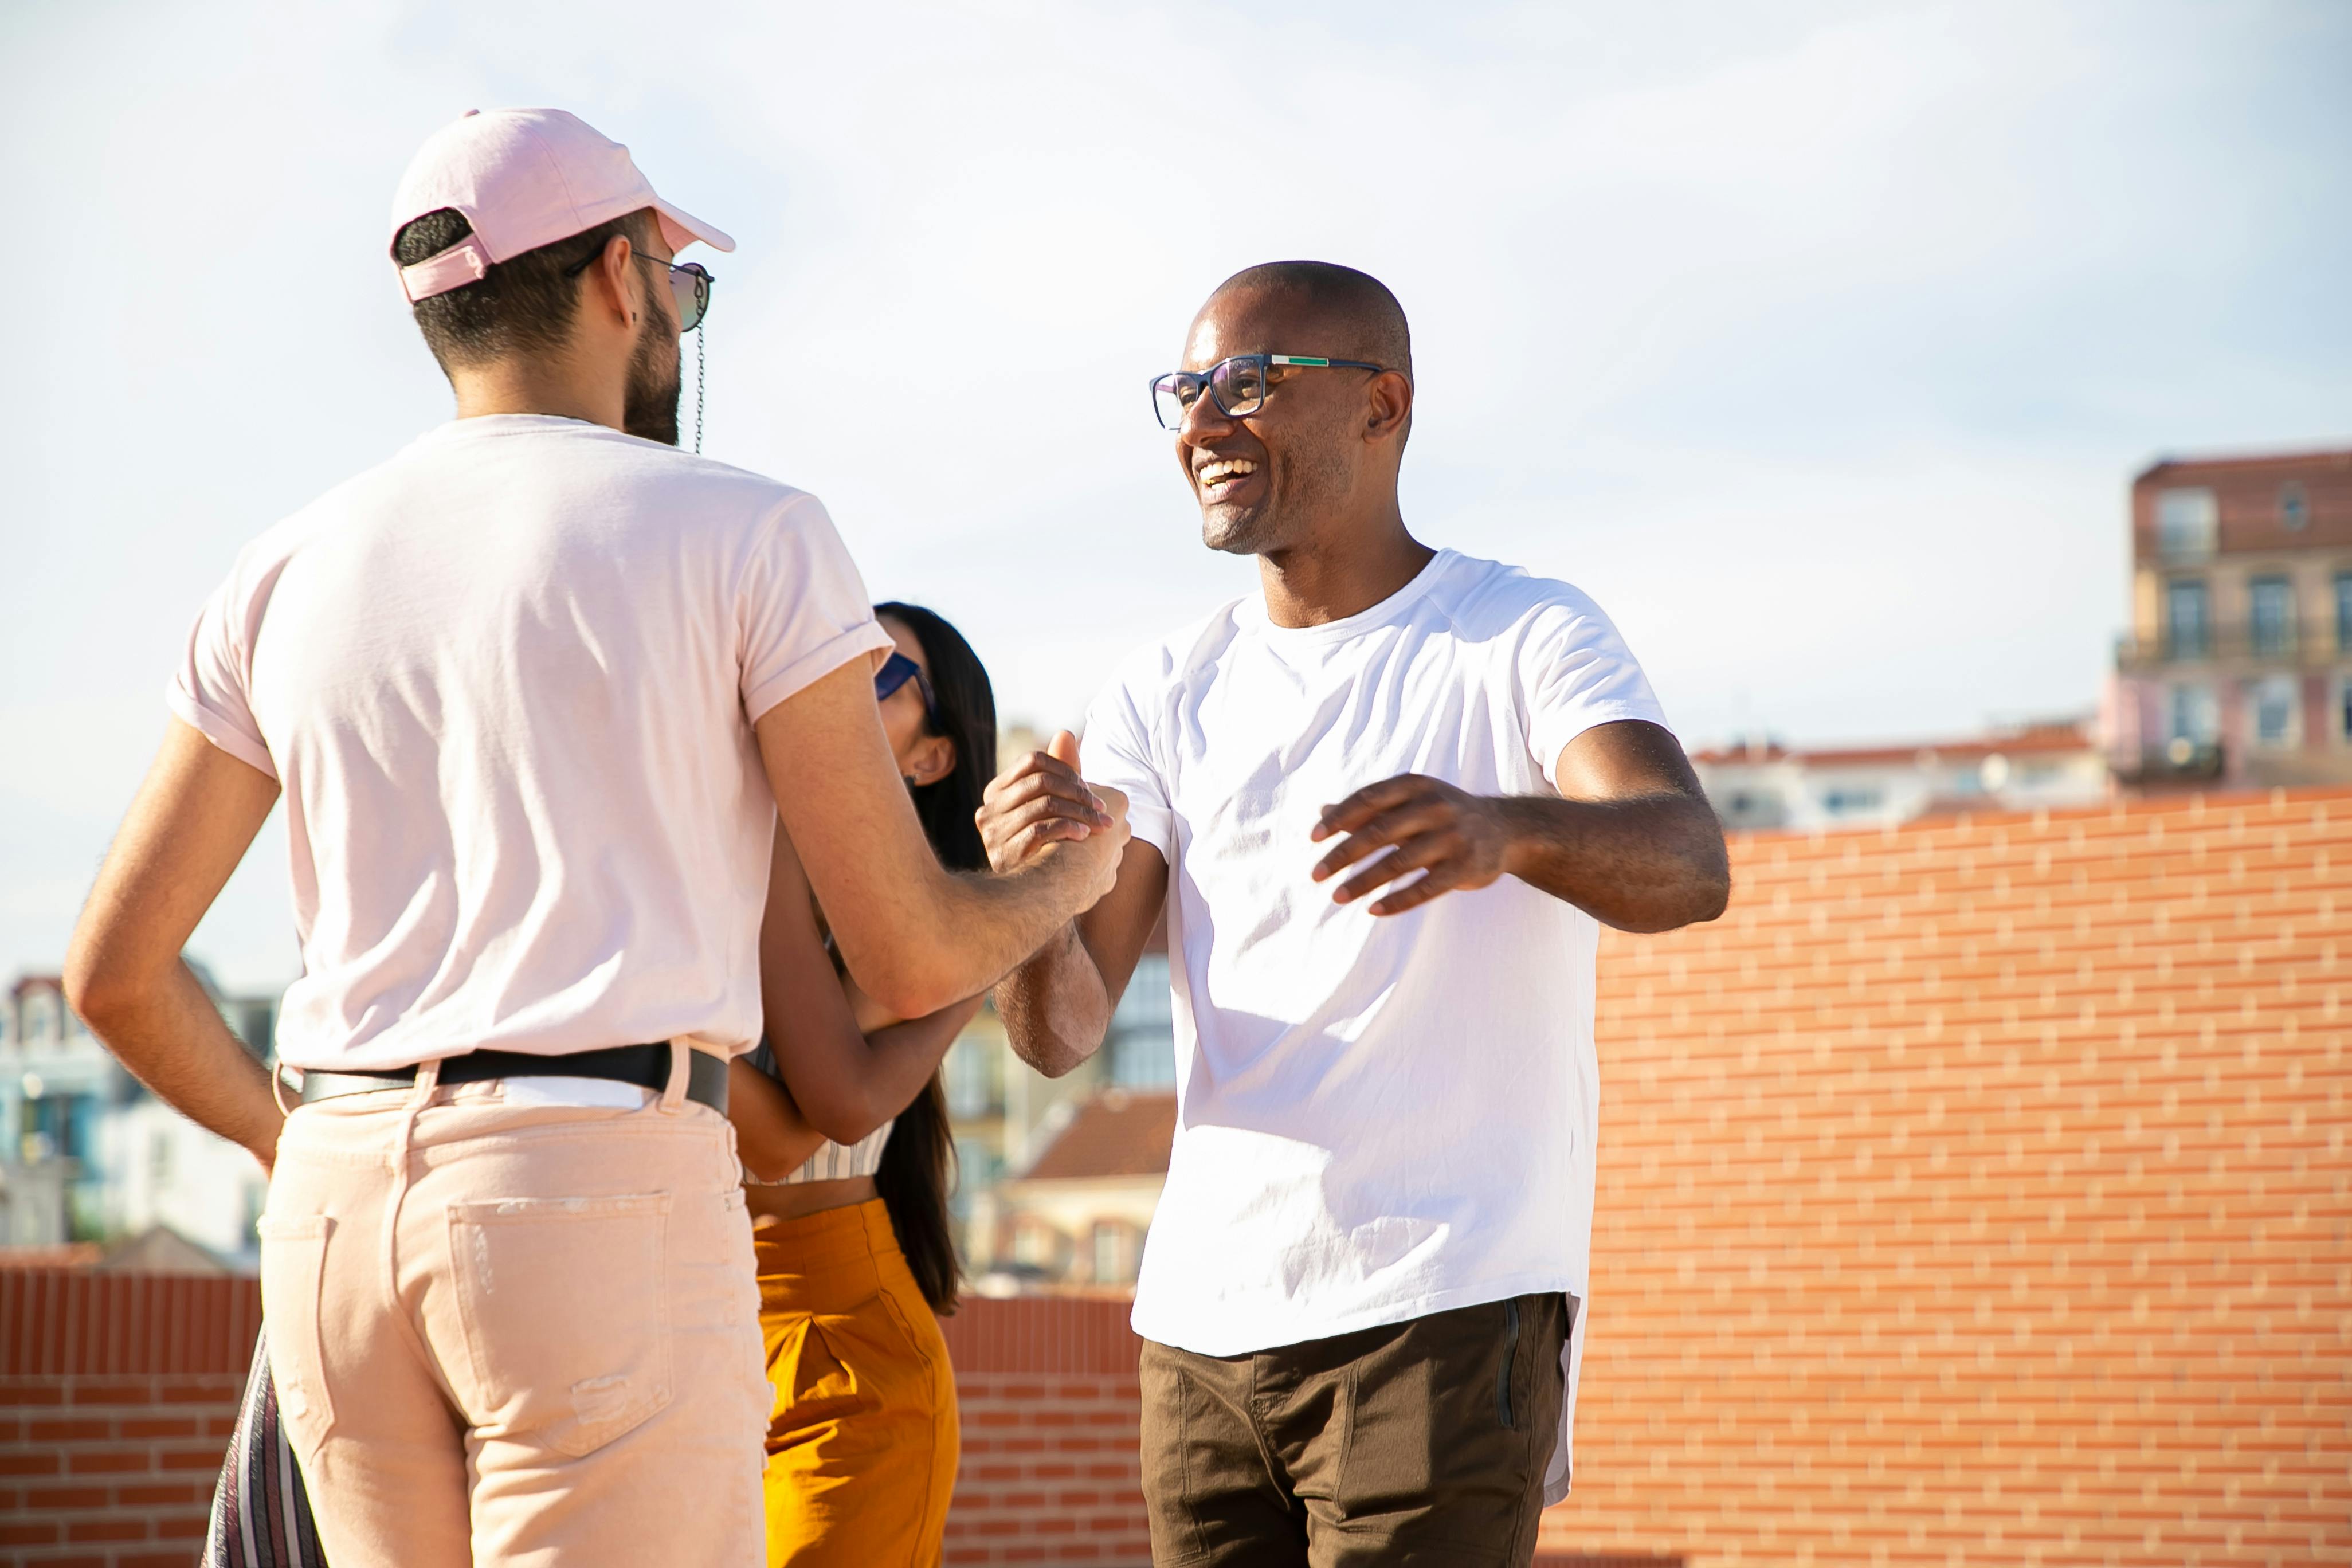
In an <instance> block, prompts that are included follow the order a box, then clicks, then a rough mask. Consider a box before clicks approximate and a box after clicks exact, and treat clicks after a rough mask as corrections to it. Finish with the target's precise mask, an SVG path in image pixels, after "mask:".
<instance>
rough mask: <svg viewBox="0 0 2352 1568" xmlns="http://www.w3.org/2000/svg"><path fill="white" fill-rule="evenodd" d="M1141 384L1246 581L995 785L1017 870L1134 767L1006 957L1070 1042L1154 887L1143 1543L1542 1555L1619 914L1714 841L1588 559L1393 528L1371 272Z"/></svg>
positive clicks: (1270, 304) (1408, 424)
mask: <svg viewBox="0 0 2352 1568" xmlns="http://www.w3.org/2000/svg"><path fill="white" fill-rule="evenodd" d="M1151 390H1152V398H1153V404H1154V406H1155V408H1156V409H1157V411H1158V413H1159V416H1160V423H1161V424H1162V426H1165V427H1167V428H1168V429H1169V430H1170V432H1171V434H1172V436H1173V437H1174V448H1175V456H1176V458H1177V462H1178V465H1179V467H1180V468H1181V470H1182V472H1183V474H1184V477H1185V480H1186V483H1187V484H1188V485H1189V486H1190V488H1191V489H1192V493H1193V495H1194V497H1195V499H1196V500H1198V501H1199V503H1200V507H1201V518H1202V541H1203V542H1205V543H1206V544H1207V545H1208V546H1209V547H1210V548H1211V549H1213V550H1220V551H1225V552H1232V553H1235V554H1246V555H1250V556H1254V557H1255V559H1256V561H1257V563H1258V573H1259V586H1260V592H1259V593H1258V594H1256V595H1251V596H1249V597H1247V598H1244V599H1241V600H1237V601H1235V602H1234V603H1232V604H1228V605H1223V606H1222V607H1220V608H1219V609H1217V610H1216V611H1214V612H1213V613H1212V614H1211V615H1210V616H1208V617H1207V618H1206V619H1204V620H1202V621H1200V622H1196V623H1194V624H1193V625H1191V626H1186V627H1184V628H1183V629H1181V631H1179V632H1177V633H1175V634H1174V635H1172V636H1171V637H1167V638H1164V639H1161V640H1160V641H1157V642H1154V643H1152V644H1150V646H1148V647H1145V648H1143V649H1142V650H1140V651H1139V653H1137V654H1136V655H1135V656H1134V657H1133V658H1130V659H1129V660H1128V661H1127V662H1126V663H1125V664H1124V665H1123V666H1122V667H1121V668H1119V670H1118V673H1117V674H1115V675H1114V676H1113V678H1112V679H1111V681H1110V683H1109V684H1108V687H1106V689H1104V691H1103V693H1102V695H1101V697H1100V698H1099V699H1098V700H1097V701H1096V703H1095V704H1094V706H1093V708H1092V709H1091V710H1089V712H1088V714H1087V730H1086V737H1085V742H1084V749H1083V760H1084V771H1085V779H1086V780H1091V781H1093V786H1092V788H1091V789H1090V788H1089V785H1088V784H1087V783H1086V782H1084V781H1082V780H1081V778H1080V775H1079V771H1078V766H1077V763H1078V762H1079V756H1080V753H1079V752H1078V751H1077V749H1076V747H1075V746H1074V745H1073V743H1072V742H1071V740H1070V738H1069V737H1067V736H1063V737H1057V739H1056V742H1055V746H1054V747H1053V748H1052V749H1050V750H1049V751H1048V752H1042V753H1034V754H1032V755H1030V756H1028V757H1026V758H1024V759H1022V760H1021V761H1019V762H1018V763H1016V764H1015V765H1014V766H1013V768H1012V769H1010V770H1009V771H1008V772H1007V773H1005V774H1004V775H1003V776H1002V777H1001V778H1000V779H998V780H997V781H996V782H995V784H992V786H991V789H990V792H989V799H988V804H987V805H986V806H985V807H984V808H983V811H982V828H983V833H984V836H985V837H987V839H988V842H989V845H990V849H991V855H992V859H993V861H994V863H995V864H996V865H997V866H998V867H999V868H1006V869H1009V868H1016V867H1019V866H1021V865H1024V864H1025V863H1027V858H1028V857H1030V856H1032V855H1034V854H1036V853H1038V852H1039V851H1040V850H1041V849H1042V848H1044V847H1046V846H1049V845H1052V844H1055V843H1057V842H1062V841H1064V840H1066V839H1070V838H1082V837H1085V836H1087V835H1088V834H1090V833H1091V832H1092V831H1093V828H1092V827H1091V826H1090V824H1089V822H1088V820H1087V813H1088V811H1089V810H1090V809H1091V802H1092V800H1093V798H1094V795H1095V794H1096V793H1097V792H1099V791H1100V790H1101V789H1102V788H1103V787H1104V786H1106V785H1108V786H1115V787H1116V788H1117V789H1118V790H1119V791H1121V792H1123V793H1124V794H1125V795H1126V796H1127V797H1128V801H1129V818H1128V820H1129V825H1130V829H1131V834H1132V837H1131V838H1130V840H1129V844H1128V846H1127V848H1126V850H1125V853H1124V855H1123V858H1122V859H1121V863H1120V867H1119V872H1118V882H1117V885H1116V886H1115V887H1114V889H1113V890H1112V891H1111V893H1110V895H1109V896H1108V898H1106V899H1104V900H1102V901H1101V902H1100V903H1098V904H1097V905H1096V906H1094V908H1093V909H1091V910H1088V911H1087V912H1086V913H1085V914H1083V915H1081V916H1079V917H1078V918H1077V919H1076V921H1073V922H1072V923H1071V924H1070V925H1068V926H1066V927H1065V928H1064V929H1063V930H1062V931H1060V932H1059V933H1058V934H1057V935H1056V937H1055V939H1054V940H1053V941H1052V942H1049V943H1048V944H1047V945H1046V947H1045V949H1044V950H1043V951H1042V952H1040V953H1039V954H1038V955H1037V956H1036V957H1034V958H1033V959H1031V960H1030V961H1029V962H1028V963H1024V964H1023V965H1022V966H1021V967H1020V968H1019V969H1017V970H1015V971H1014V972H1013V974H1012V975H1011V976H1010V977H1009V978H1008V979H1007V980H1006V981H1005V982H1004V983H1003V984H1001V985H1000V986H999V987H998V989H997V993H996V995H997V1005H998V1007H999V1009H1000V1010H1001V1011H1002V1013H1003V1016H1004V1020H1005V1024H1006V1026H1007V1029H1008V1031H1009V1032H1010V1035H1011V1037H1012V1040H1013V1047H1014V1049H1015V1050H1017V1051H1018V1052H1019V1053H1020V1054H1021V1056H1022V1057H1023V1058H1024V1059H1025V1060H1027V1061H1029V1062H1030V1063H1032V1064H1033V1065H1034V1066H1035V1067H1037V1068H1039V1069H1040V1070H1042V1071H1044V1072H1045V1073H1048V1074H1057V1073H1063V1072H1067V1071H1068V1070H1070V1068H1073V1067H1074V1066H1076V1064H1077V1063H1078V1062H1079V1061H1081V1060H1083V1059H1085V1058H1087V1056H1088V1055H1090V1054H1092V1053H1093V1052H1094V1051H1095V1050H1097V1048H1099V1047H1100V1046H1101V1043H1102V1039H1103V1036H1104V1032H1105V1029H1106V1027H1107V1026H1108V1021H1109V1018H1110V1015H1111V1009H1112V1008H1113V1007H1114V1006H1115V1005H1117V1003H1118V998H1119V995H1120V994H1121V993H1122V992H1123V990H1124V989H1125V987H1126V985H1127V984H1128V981H1129V976H1130V975H1131V974H1132V973H1133V972H1134V969H1135V965H1136V962H1137V959H1138V957H1139V955H1140V953H1141V952H1142V949H1143V944H1144V942H1145V940H1146V938H1147V936H1148V935H1149V933H1150V931H1151V928H1152V926H1153V924H1154V923H1155V921H1158V920H1160V919H1161V918H1162V917H1163V916H1164V917H1165V919H1166V921H1167V922H1168V931H1169V942H1170V947H1171V960H1172V961H1171V965H1170V979H1171V989H1172V991H1173V997H1172V1000H1173V1005H1174V1015H1175V1019H1176V1056H1177V1060H1176V1068H1177V1073H1176V1078H1177V1095H1178V1104H1179V1111H1178V1119H1177V1132H1176V1139H1175V1145H1174V1149H1173V1151H1172V1153H1171V1158H1170V1163H1169V1170H1168V1181H1167V1184H1166V1187H1165V1189H1164V1191H1163V1194H1162V1196H1161V1198H1160V1207H1159V1210H1158V1213H1157V1215H1156V1216H1155V1217H1154V1219H1153V1222H1152V1226H1151V1232H1150V1238H1149V1240H1148V1242H1147V1244H1146V1247H1145V1250H1144V1258H1143V1267H1142V1271H1141V1276H1140V1278H1139V1282H1138V1284H1137V1288H1136V1302H1135V1327H1136V1330H1137V1331H1138V1332H1139V1334H1141V1335H1142V1336H1143V1338H1144V1341H1145V1344H1144V1350H1143V1359H1142V1377H1143V1480H1144V1493H1145V1498H1146V1500H1147V1503H1148V1505H1149V1509H1150V1521H1151V1531H1152V1551H1153V1557H1154V1559H1155V1561H1156V1562H1158V1563H1160V1564H1162V1565H1163V1568H1173V1565H1179V1564H1181V1565H1183V1568H1206V1565H1211V1564H1230V1565H1233V1568H1241V1565H1244V1564H1247V1565H1249V1568H1266V1565H1275V1564H1291V1563H1296V1564H1301V1565H1304V1564H1310V1563H1311V1564H1314V1565H1316V1568H1337V1565H1339V1564H1356V1563H1363V1564H1370V1563H1389V1562H1394V1561H1400V1560H1404V1561H1413V1562H1423V1561H1426V1562H1456V1561H1458V1562H1465V1563H1467V1562H1478V1563H1518V1564H1525V1563H1528V1562H1529V1561H1530V1560H1531V1558H1532V1556H1533V1553H1534V1551H1535V1542H1536V1520H1537V1515H1538V1512H1539V1511H1540V1510H1541V1509H1542V1507H1543V1506H1544V1504H1545V1503H1546V1502H1547V1501H1548V1500H1558V1499H1559V1498H1560V1497H1562V1496H1564V1495H1565V1494H1566V1491H1567V1488H1568V1481H1569V1472H1570V1456H1569V1449H1568V1436H1569V1432H1570V1424H1571V1417H1572V1413H1573V1408H1574V1399H1575V1384H1576V1376H1577V1369H1578V1366H1579V1364H1580V1355H1581V1352H1582V1348H1583V1343H1584V1328H1585V1317H1584V1312H1583V1310H1582V1307H1583V1303H1584V1300H1586V1298H1587V1295H1588V1293H1589V1290H1590V1289H1591V1281H1590V1280H1589V1278H1588V1274H1589V1268H1588V1264H1589V1251H1590V1239H1591V1219H1592V1202H1593V1172H1594V1163H1593V1149H1594V1144H1595V1141H1596V1138H1597V1135H1598V1131H1599V1123H1598V1118H1597V1104H1598V1094H1599V1057H1598V1053H1597V1051H1596V1048H1595V1044H1594V1040H1593V974H1594V957H1595V952H1596V947H1597V942H1598V938H1599V929H1600V926H1601V924H1602V923H1606V924H1609V925H1612V926H1614V927H1617V928H1619V929H1621V930H1625V931H1664V930H1668V929H1670V928H1673V927H1675V926H1679V925H1683V924H1686V923H1688V922H1691V921H1705V920H1711V919H1713V918H1714V917H1715V916H1716V915H1717V914H1719V913H1720V912H1721V911H1722V910H1723V908H1724V904H1725V900H1726V899H1727V896H1728V893H1729V874H1728V870H1727V862H1726V858H1725V851H1724V843H1723V835H1722V831H1721V829H1720V827H1719V826H1718V825H1717V822H1716V819H1715V816H1714V814H1713V813H1712V812H1711V811H1710V810H1709V809H1708V807H1707V805H1706V801H1705V799H1704V798H1703V797H1702V796H1701V795H1700V792H1699V788H1698V784H1697V781H1696V778H1695V777H1694V776H1693V774H1692V773H1691V770H1690V766H1689V763H1687V761H1686V760H1685V757H1684V754H1683V751H1682V748H1681V746H1680V745H1679V744H1678V743H1677V742H1675V737H1674V735H1673V733H1672V732H1671V731H1669V730H1667V729H1666V727H1665V721H1664V715H1663V713H1662V712H1661V711H1660V710H1659V707H1658V704H1657V701H1656V700H1655V699H1654V697H1653V696H1652V694H1651V691H1650V688H1649V684H1648V682H1647V681H1646V680H1645V679H1643V674H1642V670H1641V668H1640V666H1639V665H1638V664H1637V663H1636V662H1635V661H1634V658H1633V654H1632V653H1631V652H1630V651H1629V650H1628V649H1627V647H1625V644H1624V642H1623V640H1622V638H1621V637H1619V636H1618V634H1617V632H1616V629H1615V627H1614V626H1612V625H1611V624H1610V622H1609V620H1608V618H1607V617H1606V616H1604V615H1602V614H1601V610H1600V608H1599V607H1598V606H1597V605H1594V604H1593V603H1592V601H1591V599H1590V598H1588V597H1587V596H1586V595H1583V594H1582V593H1580V592H1579V591H1578V590H1577V589H1575V588H1573V587H1570V585H1569V584H1565V583H1559V582H1550V581H1547V580H1544V579H1541V578H1537V577H1532V576H1529V575H1528V574H1526V573H1524V572H1522V571H1520V570H1518V569H1517V568H1515V567H1510V566H1505V565H1500V564H1497V563H1493V562H1487V561H1479V560H1475V559H1472V558H1470V557H1467V556H1464V555H1461V554H1458V553H1456V552H1453V551H1449V550H1433V549H1431V548H1430V547H1429V546H1427V545H1424V544H1423V543H1422V542H1419V541H1418V540H1417V539H1415V538H1414V537H1413V536H1412V534H1411V533H1410V532H1409V531H1407V529H1406V527H1405V522H1404V518H1403V514H1402V508H1401V506H1400V503H1399V500H1398V495H1397V476H1398V472H1399V468H1400V465H1401V462H1402V457H1403V452H1404V447H1405V441H1406V437H1407V435H1408V434H1409V432H1410V430H1411V428H1412V405H1413V390H1414V389H1413V379H1412V344H1411V340H1410V337H1409V335H1408V331H1407V329H1406V325H1405V320H1404V314H1403V311H1402V309H1400V308H1399V307H1398V305H1397V303H1396V300H1395V299H1394V297H1393V296H1392V295H1391V294H1390V292H1389V291H1388V289H1385V288H1384V287H1382V286H1381V284H1380V283H1379V282H1378V281H1377V280H1375V279H1371V278H1370V277H1368V276H1367V275H1365V274H1363V273H1361V272H1358V271H1355V270H1353V269H1351V268H1342V267H1336V266H1332V265H1330V264H1328V263H1321V262H1278V263H1274V264H1271V265H1268V266H1265V267H1257V268H1250V269H1249V270H1247V271H1245V272H1243V273H1240V274H1238V275H1236V276H1235V277H1234V278H1232V279H1228V280H1227V281H1226V282H1225V283H1224V284H1223V285H1222V286H1221V287H1220V288H1219V289H1217V290H1216V292H1215V293H1214V294H1213V295H1212V296H1211V297H1210V299H1209V301H1208V303H1207V304H1205V305H1204V306H1203V307H1202V310H1201V311H1200V314H1199V315H1198V316H1197V317H1196V318H1195V319H1194V321H1193V322H1192V331H1191V333H1190V334H1189V337H1188V339H1187V342H1186V348H1185V355H1184V362H1183V365H1182V368H1181V369H1179V370H1176V371H1174V372H1171V373H1170V374H1166V375H1162V376H1160V377H1157V378H1156V379H1155V380H1154V381H1153V383H1152V389H1151Z"/></svg>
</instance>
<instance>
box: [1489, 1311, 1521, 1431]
mask: <svg viewBox="0 0 2352 1568" xmlns="http://www.w3.org/2000/svg"><path fill="white" fill-rule="evenodd" d="M1503 1338H1504V1346H1503V1367H1502V1370H1501V1371H1500V1372H1498V1373H1496V1374H1495V1408H1496V1411H1497V1412H1498V1413H1499V1414H1500V1415H1502V1418H1503V1429H1504V1430H1505V1431H1508V1430H1510V1429H1511V1427H1512V1426H1513V1425H1514V1423H1513V1421H1512V1419H1511V1368H1512V1367H1513V1366H1514V1365H1516V1364H1517V1362H1518V1359H1519V1304H1518V1302H1517V1300H1509V1301H1506V1302H1504V1303H1503Z"/></svg>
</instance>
